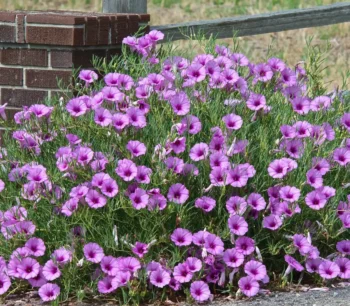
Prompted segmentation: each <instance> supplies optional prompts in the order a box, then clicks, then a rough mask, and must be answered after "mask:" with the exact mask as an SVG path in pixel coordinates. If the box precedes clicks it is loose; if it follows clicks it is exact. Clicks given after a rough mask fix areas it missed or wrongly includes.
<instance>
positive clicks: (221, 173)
mask: <svg viewBox="0 0 350 306" xmlns="http://www.w3.org/2000/svg"><path fill="white" fill-rule="evenodd" d="M226 176H227V170H226V169H223V168H221V167H214V168H213V170H212V171H211V172H210V175H209V178H210V183H211V184H212V185H213V186H225V185H226ZM247 181H248V180H247Z"/></svg>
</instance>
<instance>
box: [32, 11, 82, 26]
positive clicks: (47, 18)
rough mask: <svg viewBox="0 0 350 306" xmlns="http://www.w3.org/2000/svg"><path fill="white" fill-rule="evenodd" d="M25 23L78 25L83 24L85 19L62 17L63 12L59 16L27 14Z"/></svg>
mask: <svg viewBox="0 0 350 306" xmlns="http://www.w3.org/2000/svg"><path fill="white" fill-rule="evenodd" d="M27 23H39V24H60V25H79V24H85V18H84V16H74V15H70V14H68V15H64V12H60V14H50V13H48V14H28V16H27Z"/></svg>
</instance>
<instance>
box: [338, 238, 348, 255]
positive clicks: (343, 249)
mask: <svg viewBox="0 0 350 306" xmlns="http://www.w3.org/2000/svg"><path fill="white" fill-rule="evenodd" d="M336 247H337V250H338V251H339V252H340V253H342V254H344V255H350V240H342V241H339V242H337V246H336Z"/></svg>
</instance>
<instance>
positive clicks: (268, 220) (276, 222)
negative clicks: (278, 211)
mask: <svg viewBox="0 0 350 306" xmlns="http://www.w3.org/2000/svg"><path fill="white" fill-rule="evenodd" d="M281 225H282V219H281V217H280V216H278V215H270V216H267V217H264V219H263V227H264V228H268V229H270V230H273V231H275V230H276V229H278V228H279V227H280V226H281Z"/></svg>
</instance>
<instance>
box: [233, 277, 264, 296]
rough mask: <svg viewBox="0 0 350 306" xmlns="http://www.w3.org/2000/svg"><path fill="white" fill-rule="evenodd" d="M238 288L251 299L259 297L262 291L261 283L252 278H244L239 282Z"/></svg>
mask: <svg viewBox="0 0 350 306" xmlns="http://www.w3.org/2000/svg"><path fill="white" fill-rule="evenodd" d="M238 286H239V289H241V291H242V292H243V294H245V295H246V296H249V297H252V296H254V295H257V294H258V292H259V289H260V286H259V283H258V282H257V281H256V280H255V279H254V278H253V277H251V276H245V277H242V278H241V279H240V280H239V281H238Z"/></svg>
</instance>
